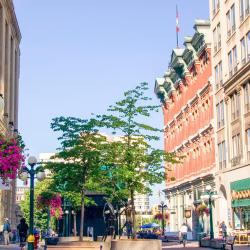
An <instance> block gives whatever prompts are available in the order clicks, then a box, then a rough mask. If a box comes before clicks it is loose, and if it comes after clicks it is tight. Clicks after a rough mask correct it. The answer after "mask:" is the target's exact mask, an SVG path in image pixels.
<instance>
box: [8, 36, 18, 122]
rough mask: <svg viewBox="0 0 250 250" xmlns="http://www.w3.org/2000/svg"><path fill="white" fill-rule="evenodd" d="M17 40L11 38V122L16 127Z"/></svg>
mask: <svg viewBox="0 0 250 250" xmlns="http://www.w3.org/2000/svg"><path fill="white" fill-rule="evenodd" d="M15 66H16V63H15V39H14V38H13V37H11V42H10V95H9V96H10V99H9V103H10V104H9V107H10V109H9V121H10V122H13V126H14V112H15V80H16V76H15Z"/></svg>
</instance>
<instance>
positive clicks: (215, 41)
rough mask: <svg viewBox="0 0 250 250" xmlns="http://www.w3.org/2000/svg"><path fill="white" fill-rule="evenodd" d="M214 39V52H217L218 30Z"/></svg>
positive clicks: (214, 34)
mask: <svg viewBox="0 0 250 250" xmlns="http://www.w3.org/2000/svg"><path fill="white" fill-rule="evenodd" d="M213 39H214V52H215V53H216V52H217V35H216V29H214V31H213Z"/></svg>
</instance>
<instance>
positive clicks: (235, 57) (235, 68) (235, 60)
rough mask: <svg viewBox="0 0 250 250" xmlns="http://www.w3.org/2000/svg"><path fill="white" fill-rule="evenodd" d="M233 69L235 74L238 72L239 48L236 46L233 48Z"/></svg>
mask: <svg viewBox="0 0 250 250" xmlns="http://www.w3.org/2000/svg"><path fill="white" fill-rule="evenodd" d="M233 68H234V73H235V72H236V71H237V47H236V46H235V47H234V48H233Z"/></svg>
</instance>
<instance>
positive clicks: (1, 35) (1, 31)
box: [0, 5, 5, 96]
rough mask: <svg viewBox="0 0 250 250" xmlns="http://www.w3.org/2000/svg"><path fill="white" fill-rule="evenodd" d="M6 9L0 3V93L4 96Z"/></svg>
mask: <svg viewBox="0 0 250 250" xmlns="http://www.w3.org/2000/svg"><path fill="white" fill-rule="evenodd" d="M4 51H5V22H4V10H3V7H2V6H1V5H0V95H2V96H4V59H5V58H4V57H5V53H4Z"/></svg>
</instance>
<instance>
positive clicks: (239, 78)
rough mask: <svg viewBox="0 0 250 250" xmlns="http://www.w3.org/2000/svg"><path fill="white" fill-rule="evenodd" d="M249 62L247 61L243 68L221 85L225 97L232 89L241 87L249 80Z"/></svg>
mask: <svg viewBox="0 0 250 250" xmlns="http://www.w3.org/2000/svg"><path fill="white" fill-rule="evenodd" d="M249 71H250V61H248V62H247V63H246V64H245V65H244V66H243V67H241V68H240V69H239V70H238V71H237V72H236V73H235V74H234V75H233V76H232V77H231V78H229V79H228V80H227V81H226V82H224V84H223V85H222V86H223V88H224V91H225V94H226V95H229V94H230V92H231V91H233V90H234V87H235V86H237V85H239V84H240V85H242V84H244V83H245V81H247V80H248V79H249Z"/></svg>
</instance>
